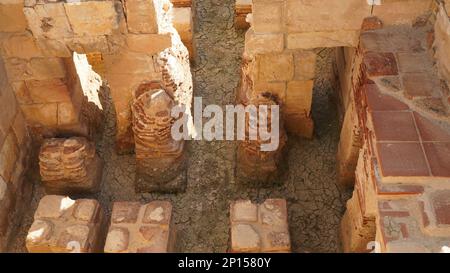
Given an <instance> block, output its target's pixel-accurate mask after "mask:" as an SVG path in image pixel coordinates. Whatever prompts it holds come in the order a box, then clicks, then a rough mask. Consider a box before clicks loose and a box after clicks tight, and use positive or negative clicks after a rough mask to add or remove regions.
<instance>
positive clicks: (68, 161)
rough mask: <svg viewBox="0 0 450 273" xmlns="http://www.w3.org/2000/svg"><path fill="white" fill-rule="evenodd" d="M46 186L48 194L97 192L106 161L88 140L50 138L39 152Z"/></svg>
mask: <svg viewBox="0 0 450 273" xmlns="http://www.w3.org/2000/svg"><path fill="white" fill-rule="evenodd" d="M39 166H40V173H41V177H42V183H43V184H44V187H45V190H46V192H47V193H48V194H75V193H86V192H97V191H98V190H99V189H100V184H101V179H102V168H103V163H102V160H101V159H100V158H99V157H98V155H97V154H96V152H95V146H94V144H93V143H91V142H88V141H87V140H86V139H85V138H79V137H73V138H69V139H56V138H53V139H46V140H45V141H44V143H43V145H42V146H41V149H40V152H39Z"/></svg>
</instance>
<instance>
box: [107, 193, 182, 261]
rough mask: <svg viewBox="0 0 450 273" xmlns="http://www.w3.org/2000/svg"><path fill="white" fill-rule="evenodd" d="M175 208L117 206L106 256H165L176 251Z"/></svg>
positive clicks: (154, 204)
mask: <svg viewBox="0 0 450 273" xmlns="http://www.w3.org/2000/svg"><path fill="white" fill-rule="evenodd" d="M175 237H176V228H175V224H174V222H173V217H172V205H171V204H170V202H167V201H153V202H150V203H148V204H145V205H141V204H140V203H136V202H116V203H114V206H113V210H112V215H111V226H110V228H109V232H108V236H107V239H106V244H105V249H104V250H105V252H106V253H155V252H156V253H166V252H173V251H175Z"/></svg>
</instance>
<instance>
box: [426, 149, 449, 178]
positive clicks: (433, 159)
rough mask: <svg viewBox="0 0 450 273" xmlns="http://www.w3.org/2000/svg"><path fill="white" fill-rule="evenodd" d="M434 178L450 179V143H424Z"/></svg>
mask: <svg viewBox="0 0 450 273" xmlns="http://www.w3.org/2000/svg"><path fill="white" fill-rule="evenodd" d="M423 147H424V149H425V154H426V156H427V159H428V163H429V164H430V169H431V174H432V175H433V176H440V177H450V142H434V143H423Z"/></svg>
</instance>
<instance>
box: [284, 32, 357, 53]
mask: <svg viewBox="0 0 450 273" xmlns="http://www.w3.org/2000/svg"><path fill="white" fill-rule="evenodd" d="M358 42H359V31H355V30H336V31H331V32H302V33H293V34H288V35H287V48H288V49H313V48H320V47H340V46H345V47H356V46H357V45H358Z"/></svg>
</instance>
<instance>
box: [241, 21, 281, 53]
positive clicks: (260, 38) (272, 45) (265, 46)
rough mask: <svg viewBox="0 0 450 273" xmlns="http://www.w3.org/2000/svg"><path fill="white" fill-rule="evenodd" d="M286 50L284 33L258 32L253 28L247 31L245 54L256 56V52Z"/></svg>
mask: <svg viewBox="0 0 450 273" xmlns="http://www.w3.org/2000/svg"><path fill="white" fill-rule="evenodd" d="M283 50H284V35H283V34H281V33H278V34H276V33H275V34H272V33H270V34H256V33H255V32H254V31H253V29H252V28H251V29H249V30H248V31H247V32H246V33H245V53H244V54H245V56H246V57H248V58H252V57H254V56H255V55H256V54H267V53H281V52H283Z"/></svg>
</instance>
